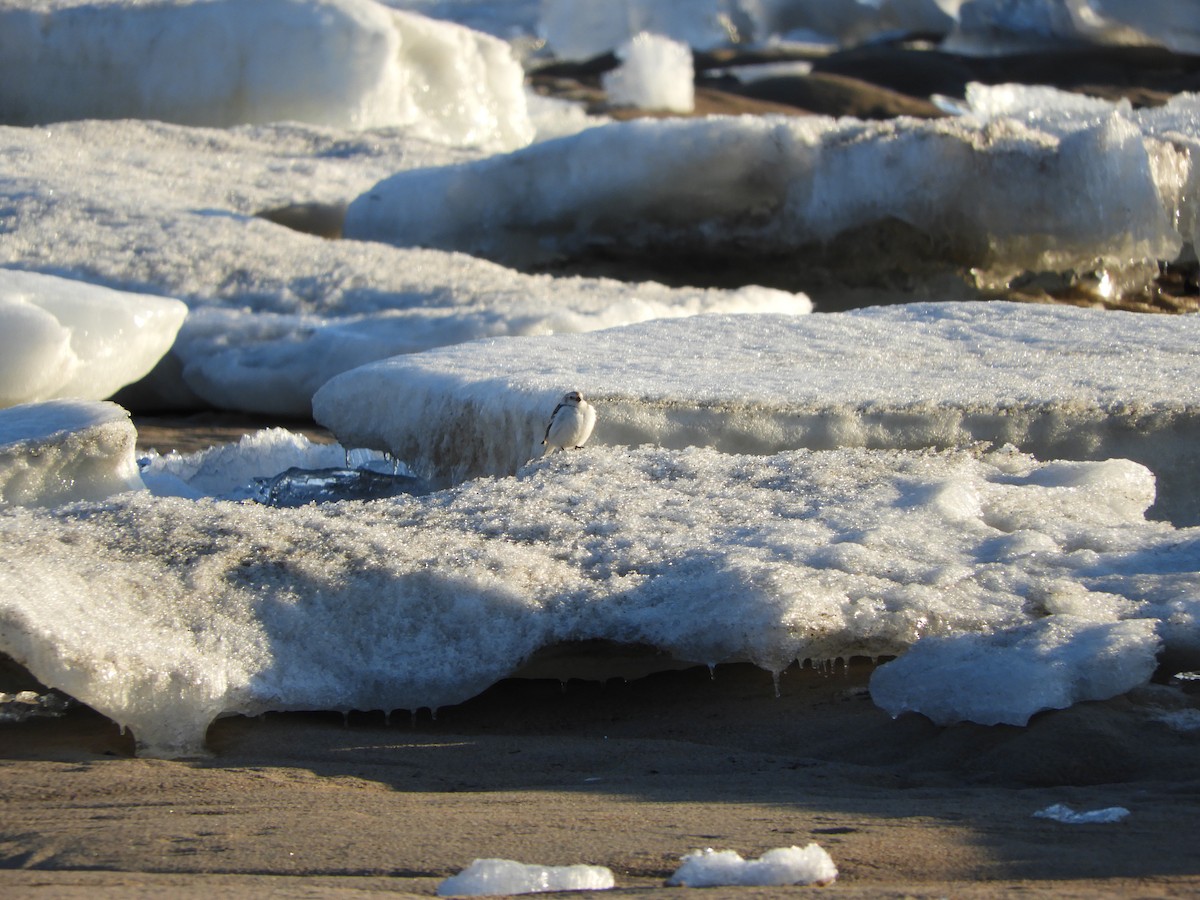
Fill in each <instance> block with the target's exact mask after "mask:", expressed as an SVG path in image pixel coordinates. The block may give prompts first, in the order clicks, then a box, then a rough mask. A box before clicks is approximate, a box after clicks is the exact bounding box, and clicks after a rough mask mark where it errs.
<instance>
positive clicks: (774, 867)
mask: <svg viewBox="0 0 1200 900" xmlns="http://www.w3.org/2000/svg"><path fill="white" fill-rule="evenodd" d="M837 875H838V871H837V866H836V865H834V862H833V860H832V859H831V858H830V856H829V854H828V853H826V852H825V850H824V849H823V848H822V847H821V846H820V845H818V844H809V845H808V846H807V847H777V848H775V849H774V850H768V851H767V852H766V853H764V854H763V855H762V856H761V857H759V858H758V859H749V860H747V859H742V856H741V854H740V853H738V852H737V851H736V850H712V849H708V850H697V851H696V852H695V853H689V854H688V855H687V856H685V857H684V858H683V860H682V865H680V866H679V868H678V869H676V870H675V874H673V875H672V876H671V877H670V878H669V879H667V884H670V885H682V886H684V887H717V886H718V885H726V884H735V885H784V884H828V883H829V882H831V881H833V880H834V879H835V878H837Z"/></svg>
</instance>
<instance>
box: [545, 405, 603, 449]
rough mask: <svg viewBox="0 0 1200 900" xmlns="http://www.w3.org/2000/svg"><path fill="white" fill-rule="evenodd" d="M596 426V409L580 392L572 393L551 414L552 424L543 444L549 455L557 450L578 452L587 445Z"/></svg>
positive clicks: (547, 429)
mask: <svg viewBox="0 0 1200 900" xmlns="http://www.w3.org/2000/svg"><path fill="white" fill-rule="evenodd" d="M595 425H596V410H595V408H594V407H593V406H592V405H591V404H590V403H588V402H587V401H586V400H584V399H583V394H581V393H579V391H571V392H570V393H569V394H565V395H564V396H563V398H562V402H560V403H559V404H558V406H556V407H554V412H552V413H551V414H550V424H548V425H547V426H546V437H545V438H544V439H543V440H542V444H544V445H545V447H546V452H547V453H549V452H550V451H551V450H555V449H558V450H578V449H579V448H580V447H582V446H583V445H584V444H585V443H587V439H588V438H589V437H591V435H592V429H593V428H594V427H595Z"/></svg>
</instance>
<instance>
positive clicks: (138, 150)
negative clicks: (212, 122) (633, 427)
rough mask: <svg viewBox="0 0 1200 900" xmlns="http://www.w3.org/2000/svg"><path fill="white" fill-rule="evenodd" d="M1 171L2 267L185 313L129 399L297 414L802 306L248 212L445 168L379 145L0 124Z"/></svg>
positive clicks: (160, 128) (258, 130) (361, 139)
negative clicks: (338, 377)
mask: <svg viewBox="0 0 1200 900" xmlns="http://www.w3.org/2000/svg"><path fill="white" fill-rule="evenodd" d="M0 154H3V155H4V159H5V165H6V169H5V173H6V178H5V179H3V180H0V208H3V209H4V210H5V224H4V230H3V231H0V265H4V264H7V265H19V266H21V267H22V268H28V269H50V270H54V271H56V272H61V271H66V272H72V273H74V274H75V275H76V276H77V277H79V278H81V279H84V280H87V281H90V282H102V283H104V284H107V285H110V286H115V287H121V288H126V289H130V290H142V291H144V290H153V291H155V292H156V293H162V294H169V295H171V296H174V297H179V298H181V299H183V300H184V301H186V303H187V304H188V305H189V307H190V308H191V309H192V315H190V316H189V317H188V319H187V321H186V322H185V324H184V326H183V328H182V329H181V332H180V334H179V336H178V339H177V341H176V344H175V346H174V349H173V350H172V351H171V354H170V355H169V357H168V359H167V360H166V361H164V364H163V365H162V366H160V367H159V369H157V370H156V371H155V372H154V373H153V375H152V376H151V379H150V382H149V383H148V384H147V385H143V387H146V388H148V391H147V393H150V394H151V399H152V400H153V401H154V402H158V403H159V404H160V405H166V406H170V407H173V408H180V407H186V406H189V405H191V406H195V405H205V404H208V405H215V406H217V407H221V408H227V409H242V410H248V411H254V412H263V413H274V414H281V415H293V416H307V415H309V413H310V401H311V397H312V394H313V392H315V391H316V389H317V388H318V387H320V385H321V384H323V383H324V382H325V381H326V380H327V379H329V378H330V377H332V376H333V375H335V374H337V373H339V372H341V371H344V370H345V369H348V368H353V367H355V366H358V365H361V364H363V363H365V362H369V361H372V360H375V359H380V358H385V357H389V356H393V355H396V354H399V353H409V352H412V351H414V350H423V349H427V348H429V347H436V346H441V345H444V344H449V343H456V342H458V341H464V340H470V339H473V338H482V337H492V336H498V335H508V334H546V333H549V332H562V331H580V330H591V329H595V328H604V327H608V326H612V325H619V324H625V323H628V322H636V321H644V320H646V319H649V318H656V317H661V316H679V315H693V314H696V313H704V312H797V313H800V312H806V311H808V310H809V309H811V304H810V302H809V301H808V299H807V298H806V297H804V296H802V295H796V294H790V293H784V292H780V291H771V290H767V289H758V288H745V289H742V290H716V289H693V288H678V289H672V288H667V287H664V286H662V285H658V284H623V283H618V282H616V281H611V280H605V279H590V278H586V279H585V278H558V279H555V278H551V277H549V276H532V275H523V274H519V273H517V272H513V271H511V270H509V269H504V268H501V267H500V266H497V265H495V264H492V263H489V262H485V261H482V260H478V259H472V258H469V257H466V256H462V255H460V254H455V253H444V252H439V251H429V250H412V249H402V248H396V247H388V246H385V245H382V244H373V243H365V242H358V241H330V240H325V239H322V238H319V237H315V236H312V235H309V234H300V233H298V232H296V231H292V230H290V229H288V228H284V227H282V226H280V225H276V224H274V223H272V222H269V221H265V220H263V219H261V218H257V217H255V216H254V215H253V214H254V213H255V212H257V211H259V210H265V209H271V208H277V207H280V206H283V205H285V204H287V203H289V202H295V201H296V200H297V199H306V200H313V201H317V202H321V203H327V204H336V203H338V202H341V201H344V200H349V199H350V198H352V197H354V196H355V195H357V194H359V193H361V192H362V191H363V190H365V189H366V188H367V187H369V186H370V185H371V184H372V183H374V182H375V181H377V180H379V178H382V177H383V176H384V175H385V174H388V173H391V172H395V171H397V170H398V169H402V168H404V167H405V166H407V165H423V164H429V163H430V162H432V161H446V160H447V159H453V158H458V156H460V155H461V151H449V150H447V149H445V148H440V147H438V146H435V145H432V144H429V143H427V142H422V141H419V140H414V139H413V138H411V137H404V135H403V133H400V132H395V131H374V132H371V133H369V134H359V133H350V132H345V131H334V130H327V129H320V128H314V127H311V126H303V125H295V124H292V125H273V126H264V127H253V128H249V127H247V128H236V129H230V130H228V131H216V130H211V129H204V128H183V127H180V126H177V125H165V124H162V123H152V122H73V123H62V124H56V125H54V126H53V127H52V128H48V129H28V128H2V127H0ZM185 172H186V173H187V176H186V177H182V175H181V173H185ZM298 194H299V198H298V196H297V195H298ZM131 247H135V248H137V252H136V253H131V252H130V248H131ZM0 365H3V364H2V363H0ZM143 402H146V401H143Z"/></svg>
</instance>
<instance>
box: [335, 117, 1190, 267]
mask: <svg viewBox="0 0 1200 900" xmlns="http://www.w3.org/2000/svg"><path fill="white" fill-rule="evenodd" d="M1190 166H1191V163H1190V160H1189V157H1188V156H1187V155H1186V154H1181V153H1177V152H1171V151H1169V150H1168V149H1164V147H1163V146H1162V144H1161V142H1158V141H1153V142H1150V143H1148V139H1147V138H1146V136H1145V135H1144V134H1143V132H1142V130H1141V128H1140V127H1139V126H1138V124H1137V123H1136V122H1135V121H1132V120H1131V119H1130V118H1127V117H1125V116H1123V115H1121V114H1119V113H1118V112H1115V111H1113V112H1110V114H1109V115H1108V116H1105V117H1103V118H1102V119H1101V120H1100V121H1095V122H1093V123H1092V124H1090V125H1089V126H1087V127H1080V128H1077V129H1075V130H1073V131H1070V133H1066V134H1058V133H1056V132H1055V131H1054V130H1052V129H1046V128H1036V127H1033V126H1031V125H1028V124H1024V123H1022V122H1020V121H1018V120H1015V119H1009V118H1001V119H992V120H988V121H983V120H980V119H978V118H974V117H969V116H968V117H961V118H956V119H946V120H936V121H918V120H905V119H899V120H889V121H886V122H861V121H857V120H852V119H842V120H833V119H828V118H823V117H748V116H745V117H730V118H722V117H708V118H704V119H693V120H667V121H646V120H639V121H633V122H618V123H613V124H610V125H607V126H605V127H602V128H592V129H588V130H585V131H582V132H580V133H579V134H576V135H573V136H570V137H565V138H560V139H557V140H552V141H546V142H543V143H540V144H536V145H534V146H531V147H527V148H525V149H523V150H521V151H517V152H514V153H512V154H509V155H505V156H495V157H489V158H487V159H481V160H478V161H474V162H466V163H460V164H457V165H452V166H442V167H438V168H433V169H419V170H407V171H404V172H399V173H397V174H395V175H393V176H391V177H390V178H387V179H385V180H384V181H382V182H380V183H379V184H377V185H375V186H374V187H372V188H371V189H370V190H368V191H367V192H365V193H364V194H363V195H361V196H360V197H359V198H357V199H356V200H354V201H353V202H352V203H351V204H350V207H349V209H348V211H347V216H346V224H345V232H346V235H347V236H349V237H353V238H356V239H361V240H376V241H386V242H389V243H393V244H397V245H403V246H423V247H436V248H440V249H446V250H460V251H463V252H467V253H471V254H473V255H477V256H483V257H487V258H490V259H494V260H497V261H500V262H504V263H506V264H510V265H518V266H528V265H535V264H541V263H545V262H548V261H551V260H554V259H556V258H559V257H567V258H571V257H577V256H584V255H586V254H588V253H590V252H594V251H597V250H603V252H604V253H605V254H610V255H611V254H615V255H617V256H620V255H621V254H625V255H627V256H630V257H640V256H644V255H647V254H653V253H667V254H672V255H681V256H684V257H685V258H686V257H687V256H688V255H691V256H694V257H696V258H702V257H716V258H722V257H723V256H724V257H729V255H730V254H731V253H733V254H744V253H745V252H746V251H745V250H744V249H743V248H746V247H750V248H753V252H754V253H757V254H760V255H762V256H763V257H772V256H778V255H791V254H796V253H806V254H809V255H813V254H816V256H817V258H818V259H819V260H824V259H826V257H827V256H828V254H827V253H825V251H824V250H823V249H822V248H824V247H825V246H826V245H829V244H830V243H831V242H836V241H837V239H839V237H841V236H843V235H853V234H856V233H860V232H861V231H862V230H863V229H867V228H872V227H883V226H884V225H886V224H888V223H892V222H895V221H899V222H902V223H904V224H905V225H906V226H908V227H910V228H912V229H913V230H914V231H915V232H917V233H919V234H921V235H923V236H924V240H925V242H926V249H925V250H924V251H922V252H924V253H926V254H927V255H928V256H929V260H927V262H930V263H936V264H938V265H941V266H943V267H945V268H946V269H951V270H963V271H965V270H972V272H973V273H974V276H975V277H976V278H977V280H978V281H979V282H980V283H981V284H986V285H999V284H1004V283H1006V282H1007V281H1008V280H1009V279H1011V278H1012V277H1014V276H1015V275H1017V274H1019V273H1021V272H1022V271H1026V270H1031V271H1044V270H1052V271H1063V270H1072V269H1078V270H1081V271H1093V270H1094V269H1096V268H1101V269H1105V268H1108V269H1112V270H1114V271H1115V272H1117V273H1122V272H1123V271H1124V270H1125V269H1127V268H1130V267H1131V266H1132V267H1134V268H1135V270H1136V269H1138V268H1145V267H1146V266H1148V265H1154V264H1155V263H1156V261H1157V260H1160V259H1162V260H1173V259H1174V258H1175V257H1176V256H1177V255H1178V253H1179V251H1180V247H1181V238H1180V235H1179V233H1178V232H1177V231H1176V229H1175V227H1174V223H1175V219H1176V212H1177V209H1176V206H1177V205H1180V204H1184V203H1185V202H1186V204H1187V205H1189V206H1192V205H1194V203H1195V201H1194V200H1193V199H1190V198H1189V199H1187V200H1186V201H1185V200H1183V199H1181V198H1178V197H1177V196H1176V194H1175V193H1174V192H1173V191H1172V190H1171V187H1172V186H1175V185H1177V184H1178V183H1179V182H1180V181H1181V180H1186V179H1185V174H1186V172H1188V171H1190ZM1160 182H1169V184H1167V185H1162V186H1160ZM1168 201H1169V202H1168ZM905 250H906V253H907V254H908V255H909V257H911V255H912V254H913V253H916V252H917V251H916V250H915V249H913V248H910V247H906V248H905ZM823 254H824V255H823ZM909 257H906V262H905V264H907V265H912V264H913V260H912V259H911V258H909ZM851 265H852V266H853V267H854V269H855V272H856V277H858V278H864V277H866V275H865V274H864V273H872V272H873V271H874V269H875V268H879V269H880V272H879V273H876V274H877V275H881V274H883V273H886V272H887V271H888V270H889V267H896V266H900V265H901V262H900V261H898V260H894V259H891V258H890V257H889V256H888V254H887V253H885V252H881V253H878V254H876V255H875V256H874V257H872V256H870V255H867V256H864V255H862V254H856V255H854V258H853V262H852V263H851Z"/></svg>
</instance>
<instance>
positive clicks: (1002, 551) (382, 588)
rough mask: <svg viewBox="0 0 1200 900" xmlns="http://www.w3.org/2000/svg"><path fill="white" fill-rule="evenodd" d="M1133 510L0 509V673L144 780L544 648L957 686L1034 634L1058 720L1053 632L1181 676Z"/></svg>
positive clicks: (976, 457) (792, 460) (512, 488)
mask: <svg viewBox="0 0 1200 900" xmlns="http://www.w3.org/2000/svg"><path fill="white" fill-rule="evenodd" d="M1152 499H1153V481H1152V479H1151V477H1150V475H1149V473H1147V472H1146V471H1145V470H1144V469H1142V468H1141V467H1140V466H1137V465H1136V464H1134V463H1129V462H1121V461H1112V462H1097V463H1044V464H1043V463H1037V462H1035V461H1034V460H1032V459H1031V458H1029V457H1027V456H1024V455H1021V454H1018V453H1015V452H1012V451H1007V452H999V453H993V454H979V453H973V452H967V451H953V452H943V453H931V452H897V451H871V450H854V449H849V450H831V451H822V452H810V451H795V452H789V453H783V454H778V455H774V456H742V455H737V454H730V453H721V452H717V451H714V450H711V449H699V448H693V449H690V450H668V449H661V448H642V449H637V450H630V449H623V448H611V447H592V446H590V445H589V448H588V449H587V450H585V451H580V452H577V453H570V454H568V453H563V454H557V455H555V456H554V457H551V458H547V459H545V460H541V461H538V462H537V463H535V464H533V465H531V466H529V467H527V468H525V469H522V470H521V472H520V473H519V474H518V475H516V476H515V477H508V478H501V479H495V480H493V479H483V480H480V481H476V482H472V483H470V484H467V485H463V486H462V487H460V488H457V489H454V490H451V491H443V492H438V493H434V494H430V495H428V496H424V497H399V498H395V499H391V500H385V501H376V502H369V503H341V504H337V503H334V504H323V505H320V506H310V507H303V508H299V509H272V508H268V507H263V506H258V505H257V504H237V503H229V502H225V501H213V500H200V501H195V500H184V499H180V498H176V497H155V496H152V495H150V494H148V493H146V492H140V493H126V494H122V495H119V496H116V497H113V498H111V499H109V500H107V501H105V502H103V503H100V504H93V505H87V506H81V507H80V506H67V507H62V508H58V509H54V510H38V509H30V508H8V509H5V510H2V511H0V536H2V540H0V652H4V653H7V654H8V655H10V656H12V657H13V658H14V659H16V660H17V661H19V662H20V663H22V664H23V665H25V666H27V667H28V668H29V670H30V671H31V672H32V673H33V674H34V675H35V676H36V677H37V678H38V679H39V680H40V681H41V682H42V683H43V684H46V685H47V686H49V687H53V688H57V689H59V690H62V691H63V692H65V693H67V694H69V695H70V696H72V697H75V698H76V699H78V700H80V701H81V702H84V703H86V704H88V705H89V706H92V707H93V708H95V709H97V710H99V711H101V712H102V713H104V714H105V715H107V716H109V717H111V718H112V719H114V720H115V721H117V722H119V723H120V724H122V725H124V726H128V727H130V728H132V730H133V733H134V736H135V737H136V739H137V740H138V743H139V747H140V748H141V750H142V752H145V753H149V754H158V755H168V756H169V755H182V754H191V753H196V752H199V751H200V750H201V748H202V745H203V739H204V734H205V730H206V728H207V726H208V724H209V723H210V722H211V721H212V720H213V719H214V718H216V717H217V716H219V715H221V714H224V713H233V712H240V713H245V714H251V715H252V714H256V713H259V712H262V711H264V710H289V709H293V710H294V709H341V710H348V709H368V710H369V709H382V710H391V709H417V708H420V707H433V708H436V707H438V706H442V705H446V704H451V703H455V702H460V701H463V700H465V699H467V698H469V697H471V696H474V695H475V694H477V693H478V692H480V691H481V690H483V689H484V688H485V687H487V686H489V685H490V684H492V683H494V682H495V681H496V680H497V679H499V678H502V677H504V676H506V675H509V674H511V673H513V672H514V671H515V670H517V668H518V667H519V666H520V664H521V662H522V661H523V660H525V659H527V658H528V657H529V656H530V654H532V653H534V652H535V651H536V650H538V649H540V648H544V647H549V646H553V645H555V644H557V643H559V642H562V641H569V640H587V639H606V640H610V641H614V642H617V643H640V644H646V645H649V646H653V647H656V648H659V649H660V650H662V651H663V652H665V653H667V654H669V655H670V656H671V657H672V658H674V659H677V660H683V661H689V662H693V663H697V664H715V663H719V662H722V661H727V660H750V661H752V662H754V663H755V664H757V665H759V666H761V667H763V668H765V669H768V670H771V671H775V672H778V671H781V670H783V669H784V668H786V667H787V666H788V665H789V663H791V662H792V661H793V660H795V659H798V658H799V659H813V660H818V661H819V660H827V659H833V658H836V657H849V656H869V657H877V656H890V655H898V654H902V653H904V652H905V651H906V650H908V648H909V647H910V646H911V645H912V644H913V643H914V642H918V641H921V640H922V639H923V638H924V639H928V638H930V637H938V636H942V637H944V638H946V639H947V640H948V641H949V640H952V639H953V638H954V637H955V636H966V637H964V638H963V639H964V640H967V641H968V642H970V643H971V645H972V646H977V647H978V649H979V654H978V655H977V657H976V664H977V665H978V666H979V667H980V668H981V670H983V671H993V672H994V671H995V668H994V665H993V663H991V662H989V659H990V656H991V655H992V654H993V653H995V655H996V656H997V657H998V659H999V660H1001V661H1002V664H1003V665H1004V666H1005V667H1006V669H1005V671H1006V674H1011V673H1016V672H1020V671H1021V670H1022V668H1023V667H1024V666H1026V665H1030V666H1033V665H1036V654H1037V652H1038V648H1037V646H1036V643H1031V644H1023V643H1021V642H1016V643H1015V644H1013V642H1012V641H1008V643H1009V644H1012V645H1013V646H1003V640H1002V639H1000V638H997V641H999V643H995V644H993V643H989V642H988V641H983V642H978V643H976V642H974V639H973V638H971V637H970V636H972V635H976V634H984V635H988V634H1005V633H1019V632H1013V631H1012V630H1013V629H1021V628H1023V627H1030V626H1031V623H1037V622H1039V621H1041V620H1045V621H1047V622H1050V623H1056V622H1058V623H1063V627H1062V628H1061V629H1058V633H1060V638H1059V639H1058V640H1057V644H1056V648H1055V654H1056V659H1057V662H1058V664H1057V665H1056V666H1054V667H1052V668H1051V669H1049V670H1048V672H1047V674H1046V676H1045V680H1046V681H1047V682H1052V683H1055V684H1057V685H1058V686H1059V688H1060V689H1061V693H1060V696H1062V697H1063V698H1064V699H1065V700H1069V699H1070V698H1071V697H1074V699H1082V698H1083V697H1095V696H1096V695H1097V693H1098V692H1097V691H1096V690H1095V689H1094V688H1092V687H1089V685H1090V684H1091V683H1092V682H1095V681H1097V680H1098V679H1097V676H1096V669H1097V665H1098V663H1097V661H1096V658H1095V656H1094V651H1095V650H1096V648H1097V641H1096V640H1095V638H1094V637H1093V636H1092V635H1091V632H1089V631H1088V629H1087V628H1082V629H1079V628H1076V623H1078V621H1079V618H1080V617H1085V618H1087V619H1088V621H1089V622H1092V623H1095V624H1096V625H1097V627H1107V628H1108V629H1109V630H1110V631H1111V632H1112V634H1113V635H1124V638H1123V639H1121V640H1117V639H1115V637H1114V639H1113V640H1110V641H1108V642H1107V643H1106V644H1105V647H1106V653H1107V654H1108V655H1107V656H1106V657H1104V659H1105V660H1106V661H1108V662H1109V663H1111V664H1112V665H1114V666H1115V667H1116V668H1118V669H1120V670H1122V671H1124V672H1130V671H1133V670H1134V669H1136V668H1137V667H1139V666H1142V665H1143V664H1144V661H1145V659H1146V654H1147V652H1149V648H1150V645H1151V642H1152V641H1155V640H1161V642H1162V644H1163V647H1164V652H1165V653H1171V654H1174V655H1175V658H1176V659H1178V660H1180V661H1181V663H1180V664H1181V666H1182V668H1183V669H1187V668H1190V667H1192V666H1195V665H1196V664H1197V663H1200V647H1197V646H1196V643H1195V640H1194V630H1195V622H1196V617H1197V614H1198V613H1200V607H1198V606H1197V601H1195V600H1194V599H1189V598H1194V597H1196V596H1197V589H1198V588H1200V574H1198V572H1200V551H1198V550H1197V548H1198V547H1200V539H1197V537H1196V535H1195V534H1193V531H1194V530H1191V529H1182V530H1181V529H1176V528H1174V527H1172V526H1170V525H1167V524H1164V523H1155V522H1148V521H1146V520H1145V519H1144V518H1143V515H1142V512H1141V510H1143V509H1144V508H1145V507H1147V506H1149V504H1150V503H1151V502H1152ZM1045 627H1054V628H1058V626H1057V625H1052V626H1045ZM1089 627H1090V626H1089ZM1151 632H1154V633H1155V634H1157V637H1153V636H1152V635H1151ZM919 646H920V644H918V647H919ZM1014 647H1015V648H1016V649H1015V650H1014ZM1022 652H1024V653H1027V654H1028V655H1027V656H1025V657H1022V656H1021V655H1020V654H1021V653H1022ZM903 659H904V657H901V660H900V662H903ZM1000 664H1001V663H996V664H995V665H1000ZM891 665H896V663H892V664H891ZM886 668H887V667H885V668H884V669H881V670H880V671H881V672H882V671H886ZM911 669H912V667H910V673H911V674H910V679H912V680H915V681H918V682H920V681H928V682H929V683H930V684H932V685H936V687H933V688H929V690H930V691H931V693H932V694H933V696H934V697H935V699H937V700H938V702H942V701H943V700H944V699H945V698H944V697H943V696H941V695H945V694H948V695H949V697H950V700H951V702H953V701H955V700H961V701H962V702H963V703H964V704H966V708H967V712H968V714H969V713H970V709H971V707H970V705H969V703H970V698H969V697H966V698H964V697H963V696H962V695H961V694H959V693H956V692H954V691H946V688H945V683H944V681H943V680H942V679H941V677H940V674H939V673H938V672H937V671H936V670H928V669H925V668H924V667H920V670H919V671H916V672H912V671H911ZM1109 684H1110V685H1111V687H1112V688H1113V690H1116V691H1118V692H1119V691H1120V690H1123V689H1125V687H1127V686H1128V682H1127V680H1122V679H1117V680H1116V681H1110V682H1109ZM938 688H940V689H941V693H940V694H939V693H938ZM1050 689H1051V688H1049V687H1047V690H1050ZM912 691H913V692H914V693H919V688H915V687H914V688H912ZM1006 697H1008V702H1009V703H1010V705H1011V707H1012V708H1013V709H1016V710H1023V709H1025V701H1024V700H1023V699H1022V698H1021V697H1020V695H1019V694H1018V693H1016V692H1009V693H1006ZM940 708H941V707H939V709H940Z"/></svg>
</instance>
